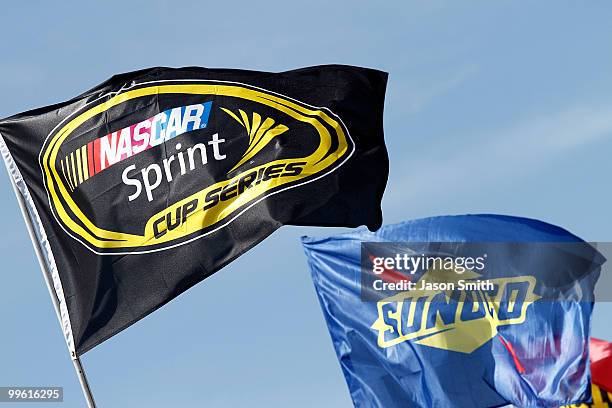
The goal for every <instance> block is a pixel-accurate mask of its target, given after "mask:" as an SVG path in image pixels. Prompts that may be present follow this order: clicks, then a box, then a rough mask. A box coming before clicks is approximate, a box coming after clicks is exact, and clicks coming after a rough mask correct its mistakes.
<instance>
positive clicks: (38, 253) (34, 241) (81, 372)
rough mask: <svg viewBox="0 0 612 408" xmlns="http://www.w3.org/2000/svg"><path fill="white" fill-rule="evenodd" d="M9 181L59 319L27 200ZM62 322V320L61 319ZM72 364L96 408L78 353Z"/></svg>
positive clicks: (58, 310) (90, 401) (74, 354)
mask: <svg viewBox="0 0 612 408" xmlns="http://www.w3.org/2000/svg"><path fill="white" fill-rule="evenodd" d="M9 179H11V184H12V186H13V190H15V195H16V196H17V201H18V202H19V208H20V209H21V214H22V215H23V219H24V220H25V223H26V226H27V228H28V233H29V234H30V239H31V240H32V245H33V246H34V251H35V252H36V258H38V264H39V265H40V268H41V270H42V272H43V276H44V278H45V282H46V283H47V289H48V290H49V295H50V296H51V300H52V301H53V307H54V308H55V313H57V316H58V318H60V305H59V300H58V298H57V295H56V293H55V291H54V290H53V286H52V285H51V281H50V279H49V275H50V273H49V270H48V266H47V263H46V262H45V260H44V258H43V254H42V250H41V248H40V243H39V242H38V239H36V233H35V232H34V226H33V225H32V220H31V218H30V215H29V213H28V209H27V207H26V203H25V200H24V198H23V195H22V194H21V192H20V191H19V189H18V188H17V185H16V184H15V181H14V180H13V177H12V176H11V174H10V172H9ZM60 321H61V318H60ZM70 354H71V356H70V357H71V358H72V363H73V365H74V369H75V370H76V373H77V376H78V377H79V383H81V388H82V389H83V394H84V396H85V399H86V400H87V407H88V408H96V403H95V401H94V399H93V395H92V393H91V388H89V383H88V382H87V377H86V376H85V371H84V370H83V366H82V365H81V360H80V358H79V356H77V354H76V352H74V351H71V352H70Z"/></svg>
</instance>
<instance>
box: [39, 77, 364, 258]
mask: <svg viewBox="0 0 612 408" xmlns="http://www.w3.org/2000/svg"><path fill="white" fill-rule="evenodd" d="M353 151H354V143H353V141H352V140H351V138H350V135H349V133H348V131H347V130H346V128H345V126H344V125H343V124H342V121H341V120H340V119H339V118H338V117H337V116H336V115H335V114H333V113H332V112H331V111H329V110H328V109H325V108H316V107H312V106H310V105H307V104H305V103H302V102H299V101H296V100H293V99H291V98H288V97H286V96H283V95H279V94H276V93H273V92H270V91H267V90H264V89H260V88H255V87H252V86H249V85H245V84H240V83H230V82H217V81H203V80H193V81H185V80H181V81H154V82H148V83H143V84H135V85H133V86H131V87H130V88H127V89H123V90H122V91H121V92H119V93H115V94H109V95H104V96H101V97H100V98H98V99H96V100H94V101H91V102H89V103H88V104H87V105H85V106H84V107H83V108H81V109H80V110H78V111H77V112H75V113H74V114H72V115H70V116H69V117H68V118H66V119H65V120H64V121H62V122H61V123H60V124H59V125H58V126H57V127H56V128H55V129H54V130H53V131H52V132H51V133H50V134H49V136H48V137H47V139H46V141H45V144H44V146H43V149H42V151H41V153H40V165H41V169H42V171H43V177H44V181H45V187H46V190H47V193H48V196H49V203H50V205H51V208H52V210H53V213H54V216H55V218H56V219H57V221H58V222H59V223H60V225H61V226H62V227H63V229H64V230H65V231H66V232H67V233H68V234H70V235H71V236H72V237H73V238H75V239H76V240H78V241H79V242H81V243H82V244H83V245H85V246H86V247H88V248H89V249H90V250H92V251H94V252H96V253H99V254H130V253H147V252H154V251H160V250H165V249H169V248H173V247H176V246H179V245H183V244H185V243H188V242H191V241H193V240H195V239H198V238H200V237H203V236H205V235H208V234H210V233H212V232H215V231H218V230H219V229H221V228H224V227H226V226H228V225H229V224H230V223H231V222H233V221H234V220H236V219H238V218H239V217H240V216H241V215H242V214H244V213H245V212H246V211H249V210H250V209H252V208H253V207H254V206H255V205H256V204H258V203H260V202H261V201H262V200H265V199H266V198H268V197H270V196H272V195H276V194H279V193H282V192H285V191H287V190H290V189H294V188H299V186H301V185H304V184H306V183H310V182H313V181H316V180H318V179H320V178H322V177H325V176H326V175H328V174H330V173H331V172H333V171H335V170H336V169H337V168H338V167H339V166H341V165H342V164H343V163H345V162H346V160H347V159H348V158H349V157H350V156H351V155H352V153H353Z"/></svg>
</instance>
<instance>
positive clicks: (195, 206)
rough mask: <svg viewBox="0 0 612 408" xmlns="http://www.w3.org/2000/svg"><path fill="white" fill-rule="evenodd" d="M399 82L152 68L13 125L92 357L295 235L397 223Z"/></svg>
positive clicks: (7, 128) (71, 320)
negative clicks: (260, 250)
mask: <svg viewBox="0 0 612 408" xmlns="http://www.w3.org/2000/svg"><path fill="white" fill-rule="evenodd" d="M386 79H387V74H386V73H383V72H380V71H376V70H371V69H363V68H356V67H349V66H320V67H312V68H305V69H300V70H295V71H289V72H283V73H265V72H252V71H240V70H229V69H204V68H183V69H171V68H152V69H147V70H143V71H138V72H132V73H126V74H121V75H117V76H114V77H112V78H111V79H110V80H108V81H106V82H104V83H102V84H101V85H99V86H97V87H95V88H94V89H92V90H90V91H88V92H86V93H84V94H82V95H80V96H78V97H76V98H74V99H72V100H69V101H67V102H63V103H60V104H57V105H53V106H48V107H44V108H40V109H36V110H32V111H29V112H25V113H22V114H18V115H15V116H12V117H10V118H7V119H4V120H2V121H0V134H1V141H0V148H1V150H2V155H3V158H4V160H5V162H6V165H7V167H8V170H9V173H10V176H11V177H12V179H13V181H14V182H15V183H16V185H17V188H18V194H20V195H22V196H23V199H24V200H25V203H26V206H27V213H28V216H29V217H30V219H31V221H32V224H33V225H34V229H35V234H36V240H37V241H38V242H37V245H39V246H40V248H41V250H42V253H43V254H44V262H45V263H46V264H47V265H46V266H47V268H48V270H49V274H50V275H51V276H49V277H50V279H51V281H52V283H53V290H54V292H55V295H56V296H57V298H58V299H59V303H60V312H61V313H60V315H61V321H62V325H63V329H64V335H65V337H66V340H67V342H68V345H69V347H70V348H71V350H72V351H73V352H75V353H76V354H77V355H78V354H82V353H84V352H86V351H87V350H89V349H91V348H92V347H94V346H96V345H97V344H99V343H101V342H102V341H104V340H105V339H107V338H109V337H111V336H112V335H114V334H116V333H117V332H119V331H121V330H122V329H124V328H126V327H128V326H129V325H131V324H132V323H134V322H136V321H137V320H139V319H141V318H142V317H144V316H145V315H147V314H148V313H150V312H152V311H153V310H155V309H156V308H158V307H160V306H161V305H163V304H164V303H166V302H168V301H170V300H171V299H173V298H174V297H176V296H177V295H179V294H180V293H181V292H183V291H185V290H186V289H188V288H189V287H191V286H193V285H194V284H196V283H198V282H200V281H201V280H203V279H204V278H206V277H208V276H210V275H211V274H212V273H214V272H215V271H217V270H218V269H220V268H221V267H223V266H224V265H226V264H228V263H229V262H231V261H232V260H233V259H235V258H236V257H238V256H240V255H241V254H243V253H244V252H245V251H247V250H248V249H250V248H251V247H253V246H254V245H256V244H257V243H259V242H260V241H262V240H263V239H264V238H266V237H267V236H268V235H270V234H271V233H272V232H273V231H274V230H276V229H277V228H279V227H280V226H281V225H283V224H292V225H320V226H348V227H355V226H359V225H366V226H368V228H370V229H376V228H378V227H379V226H380V224H381V210H380V200H381V197H382V193H383V190H384V188H385V184H386V180H387V173H388V160H387V153H386V149H385V146H384V142H383V129H382V114H383V101H384V95H385V87H386Z"/></svg>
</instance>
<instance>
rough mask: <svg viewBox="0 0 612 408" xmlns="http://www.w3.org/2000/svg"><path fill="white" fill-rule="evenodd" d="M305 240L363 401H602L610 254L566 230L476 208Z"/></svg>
mask: <svg viewBox="0 0 612 408" xmlns="http://www.w3.org/2000/svg"><path fill="white" fill-rule="evenodd" d="M302 242H303V245H304V249H305V252H306V255H307V258H308V263H309V266H310V269H311V272H312V278H313V281H314V284H315V288H316V292H317V295H318V298H319V301H320V303H321V307H322V309H323V313H324V315H325V319H326V321H327V325H328V328H329V331H330V334H331V337H332V341H333V345H334V348H335V350H336V353H337V356H338V359H339V361H340V365H341V367H342V371H343V373H344V376H345V378H346V381H347V383H348V387H349V390H350V393H351V397H352V399H353V402H354V404H355V406H356V407H384V408H393V407H428V408H429V407H470V408H474V407H497V406H503V405H506V404H510V403H511V404H514V405H516V406H520V407H558V406H561V405H567V404H572V403H576V402H580V401H588V400H589V399H590V371H589V365H588V338H589V333H590V319H591V312H592V309H593V291H594V285H595V282H596V280H597V278H598V276H599V272H600V267H601V265H602V264H603V263H604V262H605V259H604V258H603V256H601V254H599V252H597V251H596V250H595V249H594V248H593V247H592V246H591V245H589V244H588V243H585V242H584V241H582V240H581V239H580V238H578V237H576V236H574V235H572V234H571V233H569V232H567V231H566V230H564V229H561V228H559V227H556V226H553V225H550V224H546V223H543V222H540V221H536V220H529V219H524V218H516V217H507V216H498V215H469V216H448V217H434V218H426V219H421V220H415V221H408V222H404V223H401V224H397V225H390V226H385V227H383V228H381V229H380V230H379V231H377V232H376V233H370V232H368V231H367V230H365V229H359V230H355V231H354V232H351V233H348V234H343V235H339V236H334V237H329V238H322V239H319V238H310V237H303V238H302ZM426 286H427V287H426Z"/></svg>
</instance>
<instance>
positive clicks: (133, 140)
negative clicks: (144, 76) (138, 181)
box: [60, 102, 212, 191]
mask: <svg viewBox="0 0 612 408" xmlns="http://www.w3.org/2000/svg"><path fill="white" fill-rule="evenodd" d="M211 105H212V102H206V103H201V104H196V105H189V106H181V107H176V108H172V109H168V110H166V111H164V112H160V113H158V114H156V115H155V116H153V117H151V118H148V119H145V120H143V121H141V122H138V123H136V124H133V125H131V126H128V127H125V128H123V129H121V130H117V131H115V132H111V133H109V134H107V135H105V136H103V137H100V138H97V139H94V140H92V141H91V142H89V143H88V144H86V145H83V146H82V147H80V148H78V149H76V150H75V151H73V152H72V153H70V154H69V155H67V156H65V157H64V158H63V159H62V160H61V161H60V164H61V168H62V174H63V176H64V178H65V179H66V180H67V181H68V184H69V186H70V189H71V191H74V189H75V188H76V187H78V186H79V184H81V183H83V182H85V181H87V180H89V178H90V177H93V176H95V175H96V174H98V173H100V172H101V171H104V170H106V169H107V168H109V167H111V166H113V165H115V164H117V163H119V162H121V161H123V160H126V159H128V158H130V157H132V156H135V155H137V154H139V153H142V152H144V151H146V150H148V149H151V148H153V147H155V146H159V145H161V144H162V143H164V142H167V141H169V140H171V139H173V138H175V137H177V136H180V135H182V134H184V133H187V132H191V131H193V130H196V129H204V128H206V126H207V125H208V117H209V115H210V109H211Z"/></svg>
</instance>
